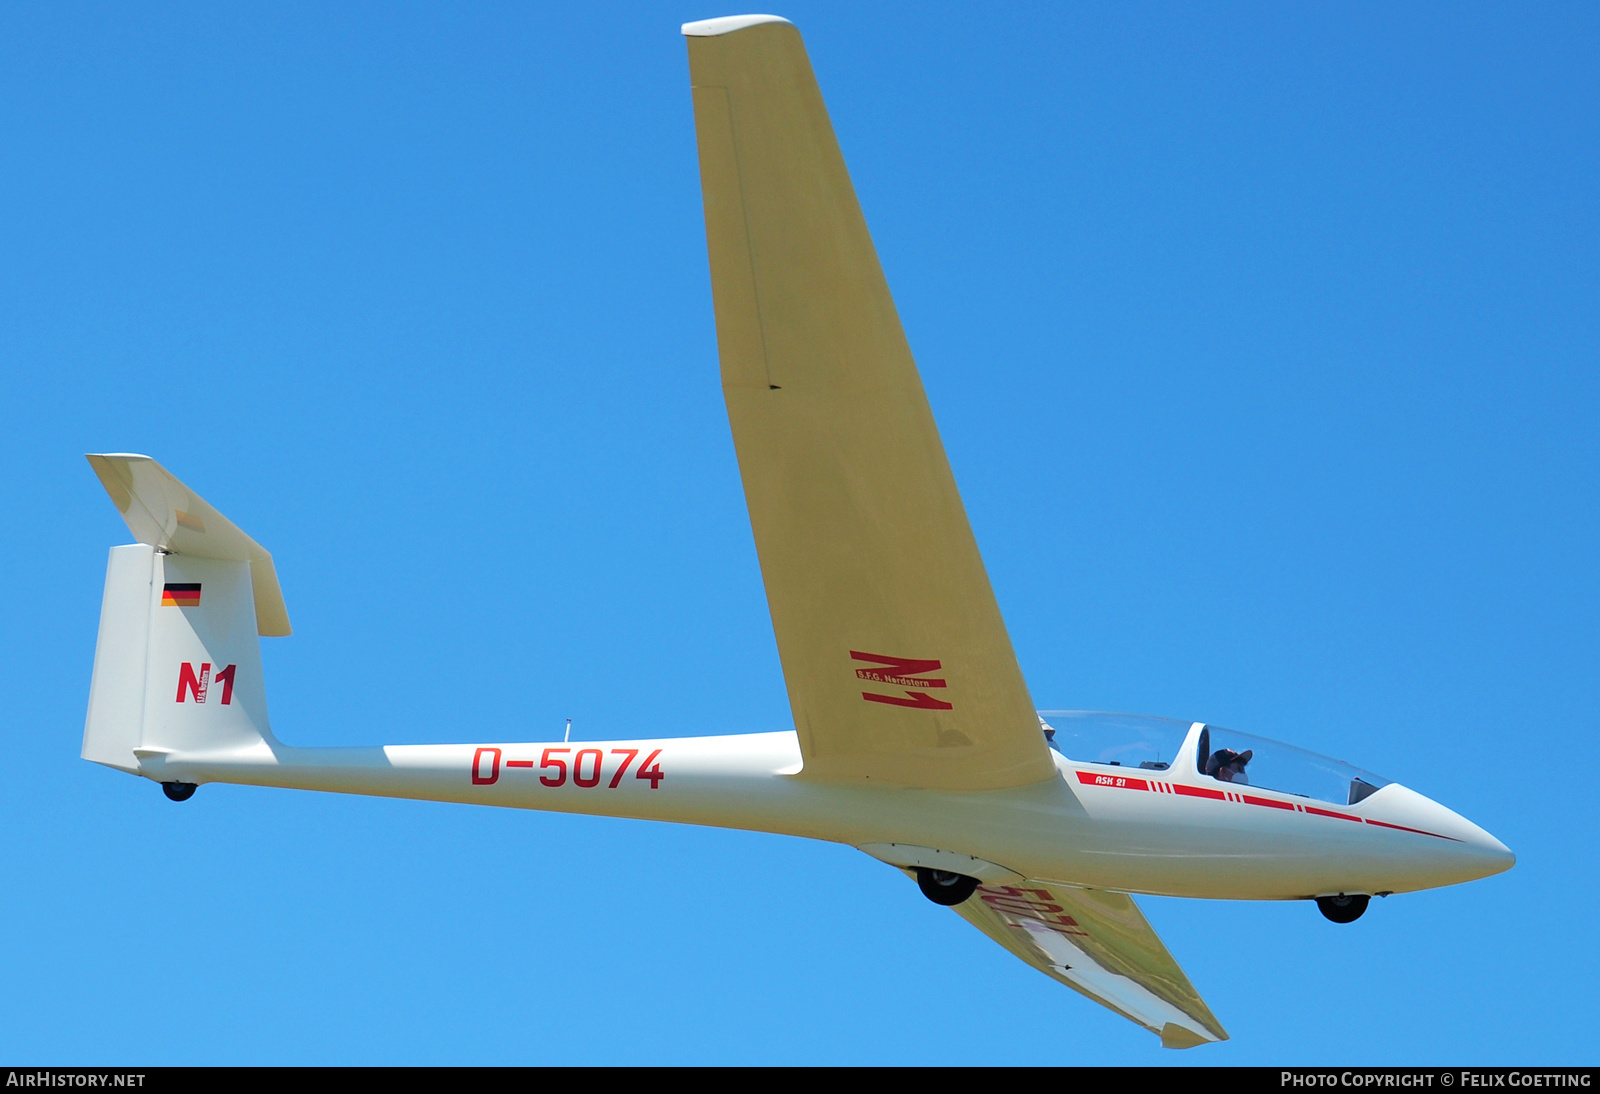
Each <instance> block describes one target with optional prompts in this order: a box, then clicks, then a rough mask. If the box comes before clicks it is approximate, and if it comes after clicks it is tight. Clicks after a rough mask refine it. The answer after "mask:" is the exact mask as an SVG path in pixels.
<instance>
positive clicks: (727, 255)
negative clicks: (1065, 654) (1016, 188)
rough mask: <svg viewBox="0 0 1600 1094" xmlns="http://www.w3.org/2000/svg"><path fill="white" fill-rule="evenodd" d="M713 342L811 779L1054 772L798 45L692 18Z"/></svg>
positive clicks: (955, 781)
mask: <svg viewBox="0 0 1600 1094" xmlns="http://www.w3.org/2000/svg"><path fill="white" fill-rule="evenodd" d="M684 33H685V35H686V36H688V42H689V69H690V75H691V78H692V82H693V85H694V109H695V129H696V134H697V138H698V142H699V150H700V182H701V189H702V196H703V198H704V202H705V217H706V237H707V245H708V249H709V251H710V259H711V284H712V296H713V301H714V304H715V309H716V320H717V346H718V352H719V355H720V357H721V362H722V388H723V393H724V395H725V397H726V399H727V404H728V419H729V421H730V423H731V424H732V427H733V439H734V446H735V448H736V449H737V450H738V455H739V470H740V473H741V475H742V477H743V480H744V490H745V498H746V501H747V502H748V504H749V508H750V523H751V526H752V527H753V529H754V532H755V541H756V549H757V552H758V553H759V555H760V558H761V573H762V578H763V580H764V581H765V583H766V589H767V601H768V605H769V607H770V609H771V612H772V623H773V629H774V630H775V632H776V634H777V640H778V653H779V655H780V657H781V658H782V661H783V672H784V679H785V682H786V684H787V686H788V690H789V702H790V705H791V707H792V708H793V712H794V722H795V729H796V731H797V732H798V734H799V738H800V750H801V753H802V755H803V756H804V759H805V767H804V770H803V772H802V776H803V777H805V778H817V779H829V780H852V781H853V780H861V779H871V780H872V781H874V782H876V783H883V784H887V785H892V786H903V787H923V788H938V789H949V790H989V789H999V788H1003V787H1013V786H1023V785H1027V784H1030V783H1035V782H1040V781H1043V780H1045V779H1052V778H1056V777H1057V776H1056V770H1055V766H1054V764H1053V763H1052V762H1051V761H1050V757H1049V754H1048V752H1047V749H1046V746H1045V743H1044V740H1043V739H1042V737H1041V736H1040V733H1039V724H1038V719H1037V718H1036V717H1035V715H1034V713H1033V706H1032V702H1031V700H1030V698H1029V695H1028V689H1027V685H1026V684H1025V683H1024V682H1023V679H1022V672H1021V670H1020V668H1019V667H1018V665H1017V658H1016V654H1015V653H1014V652H1013V650H1012V647H1011V639H1010V637H1009V635H1007V633H1006V627H1005V623H1004V621H1003V620H1002V619H1001V618H1000V609H999V606H998V605H997V604H996V602H995V597H994V592H993V590H992V589H991V587H990V585H989V578H988V574H987V573H986V572H985V570H984V566H983V560H982V559H981V558H980V557H979V555H978V546H977V543H976V541H975V540H974V538H973V535H972V529H971V527H970V526H969V524H968V522H967V515H966V511H965V510H964V509H963V507H962V504H961V497H960V495H959V494H958V493H957V492H956V484H955V479H954V477H953V476H952V475H951V472H950V464H949V461H948V460H947V459H946V457H945V451H944V446H943V444H942V443H941V442H940V439H939V431H938V429H937V428H936V426H935V425H934V420H933V414H932V411H931V410H930V409H929V407H928V400H927V396H926V395H925V394H924V392H923V388H922V381H921V378H920V377H919V376H918V374H917V367H916V363H915V362H914V361H913V360H912V357H911V350H910V348H909V346H908V345H907V343H906V338H905V334H904V332H903V331H902V330H901V327H900V319H899V316H898V314H897V313H896V311H895V306H894V301H893V299H891V297H890V295H889V287H888V284H887V283H886V282H885V280H884V276H883V270H882V269H881V268H880V266H879V263H878V256H877V252H876V251H875V250H874V248H873V244H872V238H871V236H870V235H869V234H868V232H867V225H866V221H865V220H864V219H863V218H862V214H861V208H860V205H859V204H858V203H857V200H856V195H855V190H854V188H853V187H852V185H851V182H850V175H849V173H848V171H846V169H845V164H844V159H843V157H842V156H841V155H840V152H839V146H838V142H837V141H836V140H835V138H834V133H833V127H832V125H831V123H830V122H829V120H828V112H827V108H826V107H825V106H824V105H823V101H822V95H821V93H820V92H819V91H818V89H817V83H816V79H815V77H814V76H813V75H812V71H811V63H810V61H809V59H808V58H807V56H806V51H805V46H804V45H803V44H802V42H801V40H800V35H799V33H798V32H797V31H796V30H795V28H794V27H793V26H791V25H790V24H789V23H788V22H786V21H784V20H781V19H777V18H775V17H772V16H741V17H736V18H730V19H714V20H708V21H706V22H704V23H691V24H688V25H687V26H685V27H684Z"/></svg>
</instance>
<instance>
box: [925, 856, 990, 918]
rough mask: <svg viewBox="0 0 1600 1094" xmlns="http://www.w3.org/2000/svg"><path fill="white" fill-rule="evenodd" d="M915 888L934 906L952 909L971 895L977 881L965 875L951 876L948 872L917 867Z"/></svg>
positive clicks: (976, 885)
mask: <svg viewBox="0 0 1600 1094" xmlns="http://www.w3.org/2000/svg"><path fill="white" fill-rule="evenodd" d="M917 887H918V888H920V889H921V890H922V895H923V896H925V897H927V898H928V899H929V900H931V901H933V902H934V903H935V904H943V905H944V906H945V907H946V908H953V907H955V906H956V905H957V904H960V903H961V902H962V901H963V900H965V899H967V897H969V896H971V895H972V892H973V890H974V889H976V888H977V887H978V879H977V878H975V877H968V876H967V875H966V874H952V873H950V872H949V871H948V870H930V869H928V868H927V867H926V866H918V867H917Z"/></svg>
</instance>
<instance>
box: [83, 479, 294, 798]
mask: <svg viewBox="0 0 1600 1094" xmlns="http://www.w3.org/2000/svg"><path fill="white" fill-rule="evenodd" d="M89 463H90V465H91V466H93V467H94V470H95V474H97V475H99V476H100V482H101V483H102V484H103V485H104V486H105V488H106V492H107V493H109V494H110V495H111V500H112V501H113V502H115V503H116V506H117V508H118V509H119V510H120V511H121V512H122V516H123V519H124V520H126V521H127V522H128V528H129V530H130V531H132V532H133V535H134V538H136V539H137V540H138V541H139V542H138V543H134V544H129V545H127V546H125V547H113V548H112V549H111V559H110V562H109V563H108V565H107V567H106V590H105V599H104V601H103V602H102V604H101V609H100V637H99V641H98V643H97V644H96V646H95V654H94V680H93V683H91V684H90V687H89V716H88V720H87V722H86V723H85V725H84V732H83V758H84V759H86V760H93V761H94V762H96V763H101V764H105V765H107V766H108V767H115V768H117V769H119V770H122V771H128V772H132V773H134V774H139V773H141V766H142V765H141V760H142V759H154V758H156V757H158V756H160V755H163V754H166V753H170V752H207V753H215V752H235V751H238V750H248V749H252V748H257V747H261V746H264V745H266V744H268V743H270V742H271V741H272V739H273V738H272V731H271V729H270V728H269V726H268V723H267V695H266V688H265V685H264V683H263V682H262V678H261V648H260V641H259V639H258V638H257V635H258V634H266V635H286V634H288V633H289V613H288V611H287V609H286V608H285V607H284V603H283V593H282V591H281V590H280V588H279V587H278V577H277V573H276V572H275V571H274V569H273V566H272V556H271V555H270V554H268V553H267V551H266V550H264V549H263V548H262V547H261V545H260V544H258V543H256V542H255V540H253V539H251V538H250V537H249V536H247V535H245V534H244V533H243V532H241V531H240V530H239V529H238V528H237V527H236V526H235V525H234V524H233V523H232V522H231V521H229V520H228V519H227V518H226V517H224V516H223V515H222V514H221V513H218V512H217V511H216V510H215V509H213V508H211V506H209V505H207V504H206V503H205V502H204V501H203V500H201V499H200V497H199V496H198V495H196V494H195V493H194V492H193V491H192V490H190V489H189V488H188V487H186V486H184V485H183V483H181V482H179V481H178V480H177V479H176V478H174V477H173V476H172V475H171V474H170V473H169V472H168V471H167V470H166V469H165V468H163V467H162V466H161V465H160V464H158V463H156V462H155V461H154V460H152V459H150V458H149V457H148V456H135V455H126V454H113V455H104V456H90V457H89Z"/></svg>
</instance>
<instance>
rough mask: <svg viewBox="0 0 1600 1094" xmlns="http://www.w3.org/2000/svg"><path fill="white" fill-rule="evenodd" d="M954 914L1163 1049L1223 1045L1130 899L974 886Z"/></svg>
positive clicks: (1034, 886)
mask: <svg viewBox="0 0 1600 1094" xmlns="http://www.w3.org/2000/svg"><path fill="white" fill-rule="evenodd" d="M955 910H956V911H957V912H959V913H960V914H961V917H962V918H963V919H965V920H966V921H967V922H968V923H971V924H972V925H973V926H974V927H976V928H978V930H980V931H982V932H983V933H984V934H986V935H988V936H989V937H990V938H992V939H994V940H995V941H996V942H998V943H1000V945H1002V946H1004V947H1005V948H1006V949H1008V950H1010V951H1011V952H1012V953H1014V954H1016V955H1017V956H1018V957H1020V958H1022V960H1024V961H1026V962H1027V963H1028V964H1030V965H1032V966H1033V967H1034V968H1036V969H1038V970H1039V971H1040V972H1042V973H1044V974H1045V975H1047V976H1050V977H1052V978H1054V979H1056V980H1059V981H1061V982H1062V983H1063V984H1065V985H1067V987H1069V988H1072V989H1073V990H1075V991H1080V992H1082V993H1083V994H1084V995H1087V996H1088V997H1089V998H1090V999H1093V1000H1094V1001H1095V1002H1096V1003H1100V1004H1101V1005H1103V1006H1107V1007H1110V1008H1111V1009H1112V1010H1114V1011H1116V1012H1117V1013H1118V1014H1120V1015H1122V1016H1123V1017H1124V1018H1131V1019H1132V1020H1133V1021H1135V1022H1138V1023H1139V1024H1140V1025H1141V1026H1143V1027H1144V1028H1146V1029H1148V1030H1149V1031H1150V1032H1152V1033H1155V1034H1157V1035H1159V1036H1160V1038H1161V1043H1162V1045H1164V1046H1165V1047H1167V1048H1193V1047H1194V1046H1195V1045H1203V1044H1206V1043H1208V1042H1211V1041H1226V1040H1227V1039H1228V1034H1227V1031H1226V1030H1224V1029H1223V1028H1222V1025H1221V1024H1220V1023H1219V1022H1218V1021H1217V1020H1216V1018H1215V1017H1214V1016H1213V1015H1212V1013H1211V1011H1210V1010H1209V1009H1207V1007H1206V1005H1205V1003H1204V1002H1203V1001H1202V1000H1201V999H1200V995H1199V993H1198V992H1196V991H1195V990H1194V985H1193V984H1190V983H1189V978H1188V977H1186V976H1184V975H1183V970H1182V969H1180V968H1179V967H1178V963H1177V962H1176V961H1174V960H1173V959H1172V955H1171V954H1170V953H1168V952H1167V948H1166V947H1165V946H1163V945H1162V944H1161V939H1159V938H1157V937H1156V932H1155V931H1153V930H1151V929H1150V924H1149V923H1148V922H1146V920H1145V918H1144V915H1143V913H1141V912H1140V911H1139V906H1138V905H1137V904H1135V903H1134V902H1133V898H1132V897H1130V896H1127V895H1125V894H1123V893H1108V892H1104V891H1101V890H1098V889H1073V888H1070V887H1068V886H1065V885H1054V884H1049V883H1046V882H1040V881H1026V882H1023V883H1022V884H1021V885H980V886H979V887H978V890H977V892H976V893H974V894H973V895H972V896H971V897H969V898H968V899H967V900H965V901H963V902H962V903H961V904H958V905H956V909H955Z"/></svg>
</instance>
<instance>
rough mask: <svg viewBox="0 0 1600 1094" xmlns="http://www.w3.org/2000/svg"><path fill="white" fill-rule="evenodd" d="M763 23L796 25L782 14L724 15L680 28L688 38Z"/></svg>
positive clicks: (731, 30)
mask: <svg viewBox="0 0 1600 1094" xmlns="http://www.w3.org/2000/svg"><path fill="white" fill-rule="evenodd" d="M762 23H785V24H788V25H789V26H793V25H794V24H793V23H790V22H789V20H787V19H785V18H784V17H783V16H781V15H723V16H719V17H718V18H716V19H701V20H699V21H698V22H694V23H685V24H683V26H682V27H681V28H680V29H681V30H682V31H683V34H684V37H686V38H715V37H717V36H718V35H721V34H732V33H733V32H734V31H736V30H744V29H745V28H746V27H755V26H760V25H761V24H762Z"/></svg>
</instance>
